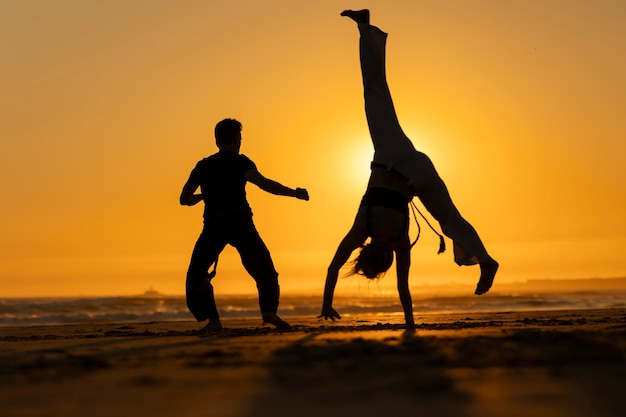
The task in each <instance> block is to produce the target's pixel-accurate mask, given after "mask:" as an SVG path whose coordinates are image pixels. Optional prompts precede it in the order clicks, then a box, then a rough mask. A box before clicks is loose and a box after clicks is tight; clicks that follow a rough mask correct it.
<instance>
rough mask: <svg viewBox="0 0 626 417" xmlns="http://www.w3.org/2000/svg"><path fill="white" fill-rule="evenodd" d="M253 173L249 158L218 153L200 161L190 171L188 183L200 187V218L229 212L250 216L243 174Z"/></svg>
mask: <svg viewBox="0 0 626 417" xmlns="http://www.w3.org/2000/svg"><path fill="white" fill-rule="evenodd" d="M251 169H256V165H255V164H254V162H252V160H251V159H250V158H248V157H247V156H245V155H241V154H238V153H235V152H224V151H221V152H218V153H215V154H213V155H211V156H209V157H207V158H204V159H203V160H201V161H200V162H198V164H197V165H196V167H195V168H194V169H193V170H192V171H191V175H190V176H189V181H190V182H191V183H193V184H197V185H199V186H200V190H201V192H202V199H203V200H204V218H205V219H208V218H211V217H215V216H219V215H223V214H229V213H233V212H248V213H250V212H251V210H250V205H249V204H248V201H247V200H246V178H245V173H246V172H248V171H249V170H251Z"/></svg>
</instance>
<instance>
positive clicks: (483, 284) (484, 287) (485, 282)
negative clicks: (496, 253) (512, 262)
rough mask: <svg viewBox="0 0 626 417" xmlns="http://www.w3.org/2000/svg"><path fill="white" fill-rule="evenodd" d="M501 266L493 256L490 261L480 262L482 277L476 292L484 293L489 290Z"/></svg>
mask: <svg viewBox="0 0 626 417" xmlns="http://www.w3.org/2000/svg"><path fill="white" fill-rule="evenodd" d="M499 266H500V265H499V264H498V262H496V260H495V259H493V258H489V260H488V261H485V262H481V263H480V279H479V280H478V285H476V291H474V294H476V295H483V294H484V293H486V292H487V291H489V289H490V288H491V285H492V284H493V279H494V278H495V276H496V272H497V271H498V267H499Z"/></svg>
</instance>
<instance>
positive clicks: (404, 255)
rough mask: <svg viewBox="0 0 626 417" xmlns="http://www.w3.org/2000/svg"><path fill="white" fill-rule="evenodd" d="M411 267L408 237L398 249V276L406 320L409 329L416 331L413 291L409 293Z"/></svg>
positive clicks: (399, 291) (399, 292)
mask: <svg viewBox="0 0 626 417" xmlns="http://www.w3.org/2000/svg"><path fill="white" fill-rule="evenodd" d="M410 266H411V246H410V245H409V240H408V237H407V238H406V244H402V245H401V247H400V248H399V249H396V274H397V276H398V294H399V295H400V303H402V309H403V310H404V319H405V322H406V327H407V329H414V328H415V322H414V320H413V300H412V299H411V291H409V268H410Z"/></svg>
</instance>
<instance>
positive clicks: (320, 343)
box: [0, 309, 626, 417]
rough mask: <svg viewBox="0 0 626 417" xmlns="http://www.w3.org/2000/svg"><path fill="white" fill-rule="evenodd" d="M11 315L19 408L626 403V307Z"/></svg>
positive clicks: (14, 394) (551, 407)
mask: <svg viewBox="0 0 626 417" xmlns="http://www.w3.org/2000/svg"><path fill="white" fill-rule="evenodd" d="M285 318H286V319H288V320H289V321H290V322H291V323H292V324H293V325H294V330H293V331H291V332H280V331H276V330H272V329H271V328H270V327H263V326H261V323H260V321H258V322H257V321H255V320H224V321H223V324H224V325H225V327H226V328H225V329H224V330H223V331H222V332H220V333H216V334H207V333H201V332H199V331H198V329H199V328H200V327H201V325H200V324H198V323H196V322H193V321H185V322H159V323H132V324H129V323H90V324H81V325H59V326H37V327H28V326H23V327H4V328H0V410H2V412H1V414H2V416H4V417H12V416H37V417H42V416H65V417H72V416H80V417H84V416H89V417H96V416H131V415H132V416H153V417H159V416H185V417H191V416H255V417H256V416H261V417H263V416H285V417H286V416H289V417H292V416H304V417H307V416H315V417H320V416H344V417H345V416H376V417H380V416H381V415H385V416H394V417H396V416H419V415H425V416H426V415H430V416H437V417H441V416H483V417H484V416H486V417H489V416H529V415H530V416H535V417H536V416H551V417H554V416H568V417H577V416H609V417H611V416H621V415H623V413H624V410H626V309H609V310H576V311H548V312H514V313H471V314H467V313H466V314H439V315H424V316H420V315H416V323H418V326H417V330H416V331H414V332H407V331H405V330H404V329H403V328H402V325H401V321H399V319H398V318H390V319H389V318H387V319H384V318H382V319H381V318H380V317H373V316H369V317H365V318H363V317H358V318H357V317H354V318H350V317H345V318H344V320H341V321H338V322H334V323H333V322H324V321H321V320H317V319H314V318H310V317H306V318H303V317H287V316H286V317H285Z"/></svg>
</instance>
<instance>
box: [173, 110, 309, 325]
mask: <svg viewBox="0 0 626 417" xmlns="http://www.w3.org/2000/svg"><path fill="white" fill-rule="evenodd" d="M241 139H242V136H241V123H240V122H239V121H237V120H235V119H224V120H222V121H221V122H219V123H218V124H217V125H216V126H215V142H216V144H217V147H218V149H219V151H218V152H217V153H215V154H213V155H211V156H209V157H207V158H204V159H202V160H201V161H199V162H198V164H197V165H196V167H195V168H194V169H193V170H192V171H191V174H190V176H189V179H188V180H187V182H186V183H185V185H184V186H183V190H182V193H181V195H180V204H181V205H183V206H193V205H195V204H197V203H199V202H200V201H204V227H203V229H202V233H201V234H200V237H199V238H198V241H197V242H196V245H195V247H194V249H193V253H192V255H191V261H190V263H189V269H188V270H187V281H186V293H187V307H188V308H189V311H191V313H192V314H193V315H194V317H195V318H196V320H198V321H205V320H208V321H209V322H208V324H207V325H206V326H205V327H204V329H205V330H211V331H216V330H221V329H222V324H221V322H220V319H219V314H218V312H217V306H216V304H215V296H214V292H213V285H212V284H211V280H212V279H213V277H214V276H215V272H216V268H217V260H218V256H219V254H220V253H221V252H222V250H223V249H224V248H225V247H226V245H227V244H230V245H232V246H233V247H234V248H235V249H237V252H239V255H240V256H241V262H242V264H243V266H244V268H245V269H246V271H248V273H249V274H250V275H251V276H252V278H254V280H255V281H256V285H257V289H258V293H259V307H260V308H261V313H262V317H263V323H270V324H273V325H274V326H276V327H277V328H280V329H288V328H290V326H289V324H288V323H287V322H285V321H284V320H282V319H281V318H280V317H278V315H277V314H276V313H277V311H278V302H279V296H280V289H279V285H278V272H276V269H275V268H274V263H273V262H272V258H271V256H270V252H269V250H268V249H267V246H265V243H264V242H263V240H262V239H261V237H260V236H259V233H258V232H257V230H256V227H255V226H254V223H253V221H252V210H251V209H250V205H249V204H248V201H247V199H246V191H245V186H246V182H251V183H253V184H255V185H256V186H258V187H259V188H261V189H262V190H263V191H266V192H268V193H271V194H276V195H283V196H288V197H295V198H298V199H300V200H308V199H309V194H308V192H307V190H306V189H304V188H296V189H291V188H289V187H286V186H284V185H282V184H280V183H278V182H276V181H273V180H271V179H268V178H266V177H264V176H263V175H261V173H260V172H259V171H258V170H257V167H256V165H255V163H254V162H252V160H250V159H249V158H248V157H247V156H245V155H242V154H240V153H239V149H240V147H241ZM198 188H200V192H201V193H200V194H195V192H196V190H197V189H198ZM211 265H213V270H212V271H211V272H209V268H210V267H211Z"/></svg>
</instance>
